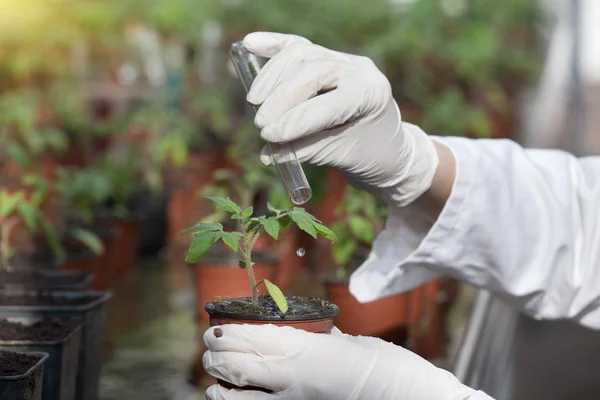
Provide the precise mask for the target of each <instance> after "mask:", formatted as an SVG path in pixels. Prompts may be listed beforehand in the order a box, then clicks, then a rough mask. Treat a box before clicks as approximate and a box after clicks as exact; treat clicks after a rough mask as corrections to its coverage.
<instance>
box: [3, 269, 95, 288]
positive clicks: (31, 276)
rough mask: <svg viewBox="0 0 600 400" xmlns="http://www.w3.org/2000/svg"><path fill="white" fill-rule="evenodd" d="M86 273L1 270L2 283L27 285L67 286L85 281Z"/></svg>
mask: <svg viewBox="0 0 600 400" xmlns="http://www.w3.org/2000/svg"><path fill="white" fill-rule="evenodd" d="M85 278H86V275H84V274H69V275H51V274H44V273H43V272H33V271H31V272H29V271H27V272H24V271H10V272H7V271H3V272H0V285H23V286H27V287H48V286H67V285H77V284H81V283H83V281H84V279H85Z"/></svg>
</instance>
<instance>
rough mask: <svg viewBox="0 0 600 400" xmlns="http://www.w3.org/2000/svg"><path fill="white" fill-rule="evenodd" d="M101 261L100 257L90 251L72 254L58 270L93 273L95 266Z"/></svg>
mask: <svg viewBox="0 0 600 400" xmlns="http://www.w3.org/2000/svg"><path fill="white" fill-rule="evenodd" d="M101 260H102V256H99V255H95V254H94V253H92V252H91V251H77V252H72V253H70V254H69V255H68V256H67V259H66V261H65V262H63V263H62V264H61V265H60V269H62V270H65V271H83V272H93V271H95V270H96V269H97V266H96V264H98V263H100V261H101Z"/></svg>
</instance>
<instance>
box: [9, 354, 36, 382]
mask: <svg viewBox="0 0 600 400" xmlns="http://www.w3.org/2000/svg"><path fill="white" fill-rule="evenodd" d="M39 360H40V358H39V357H37V356H32V355H29V354H20V353H13V352H10V351H0V376H18V375H23V374H24V373H26V372H27V371H29V370H30V369H31V367H33V366H34V365H35V364H37V362H38V361H39Z"/></svg>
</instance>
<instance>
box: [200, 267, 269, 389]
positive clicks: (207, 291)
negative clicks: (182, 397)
mask: <svg viewBox="0 0 600 400" xmlns="http://www.w3.org/2000/svg"><path fill="white" fill-rule="evenodd" d="M211 261H212V262H211ZM275 265H276V264H275V263H274V262H269V263H257V264H256V265H254V267H253V271H254V276H255V277H256V281H257V282H260V281H261V280H263V279H268V280H270V281H273V280H274V277H275ZM192 268H193V274H194V283H195V287H196V322H197V323H198V324H199V326H201V327H208V326H210V317H209V315H208V314H207V313H206V312H205V311H204V307H205V305H206V304H207V303H210V302H211V301H213V300H215V298H218V297H223V298H237V297H248V296H251V295H252V289H251V288H250V283H249V280H248V272H247V271H246V270H245V269H242V268H239V267H238V266H235V265H233V263H232V262H231V261H230V260H228V259H226V258H223V259H220V260H214V259H213V260H210V258H209V257H206V258H205V261H204V262H203V263H199V264H197V265H194V266H192ZM198 347H199V349H198V358H197V359H196V362H195V366H194V368H193V371H192V374H193V376H194V380H195V381H196V382H198V383H199V386H201V387H204V388H206V387H208V386H210V385H212V384H214V383H216V379H214V378H213V377H212V376H210V375H208V374H207V373H206V372H205V371H204V368H202V354H203V353H204V351H206V347H205V345H204V342H203V341H202V339H201V340H200V341H199V344H198Z"/></svg>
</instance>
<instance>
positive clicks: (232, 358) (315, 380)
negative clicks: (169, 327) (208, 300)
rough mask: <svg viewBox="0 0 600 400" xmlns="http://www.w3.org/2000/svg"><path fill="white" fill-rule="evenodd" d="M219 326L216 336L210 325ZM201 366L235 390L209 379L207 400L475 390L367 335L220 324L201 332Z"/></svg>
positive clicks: (457, 397) (374, 399)
mask: <svg viewBox="0 0 600 400" xmlns="http://www.w3.org/2000/svg"><path fill="white" fill-rule="evenodd" d="M217 328H218V329H221V330H222V336H221V337H216V336H215V334H214V330H215V329H217ZM204 343H205V344H206V346H207V348H208V350H207V351H206V352H205V353H204V357H203V364H204V368H205V369H206V371H207V372H208V373H209V374H211V375H213V376H214V377H217V378H220V379H223V380H225V381H227V382H230V383H233V384H234V385H237V386H255V387H261V388H264V389H268V390H272V391H273V393H264V392H260V391H239V390H235V389H226V388H224V387H222V386H220V385H213V386H211V387H209V388H208V390H207V391H206V398H207V399H208V400H238V399H259V400H269V399H273V400H274V399H294V400H295V399H297V400H300V399H302V400H304V399H311V400H321V399H322V400H338V399H339V400H359V399H360V400H392V399H400V400H464V399H467V398H469V396H470V395H471V394H473V393H474V392H475V391H474V390H473V389H471V388H469V387H467V386H464V385H463V384H461V383H460V382H459V381H458V380H457V379H456V378H455V377H454V376H453V375H452V374H450V373H449V372H447V371H444V370H442V369H439V368H437V367H435V366H434V365H432V364H430V363H429V362H428V361H426V360H424V359H422V358H421V357H419V356H417V355H416V354H414V353H412V352H410V351H408V350H405V349H403V348H402V347H399V346H395V345H393V344H391V343H388V342H384V341H383V340H381V339H377V338H371V337H352V336H348V335H344V334H342V333H340V332H339V330H337V329H336V330H334V332H332V334H331V335H323V334H316V333H308V332H306V331H302V330H298V329H294V328H290V327H277V326H274V325H223V326H219V327H212V328H210V329H208V330H207V331H206V332H205V334H204Z"/></svg>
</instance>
